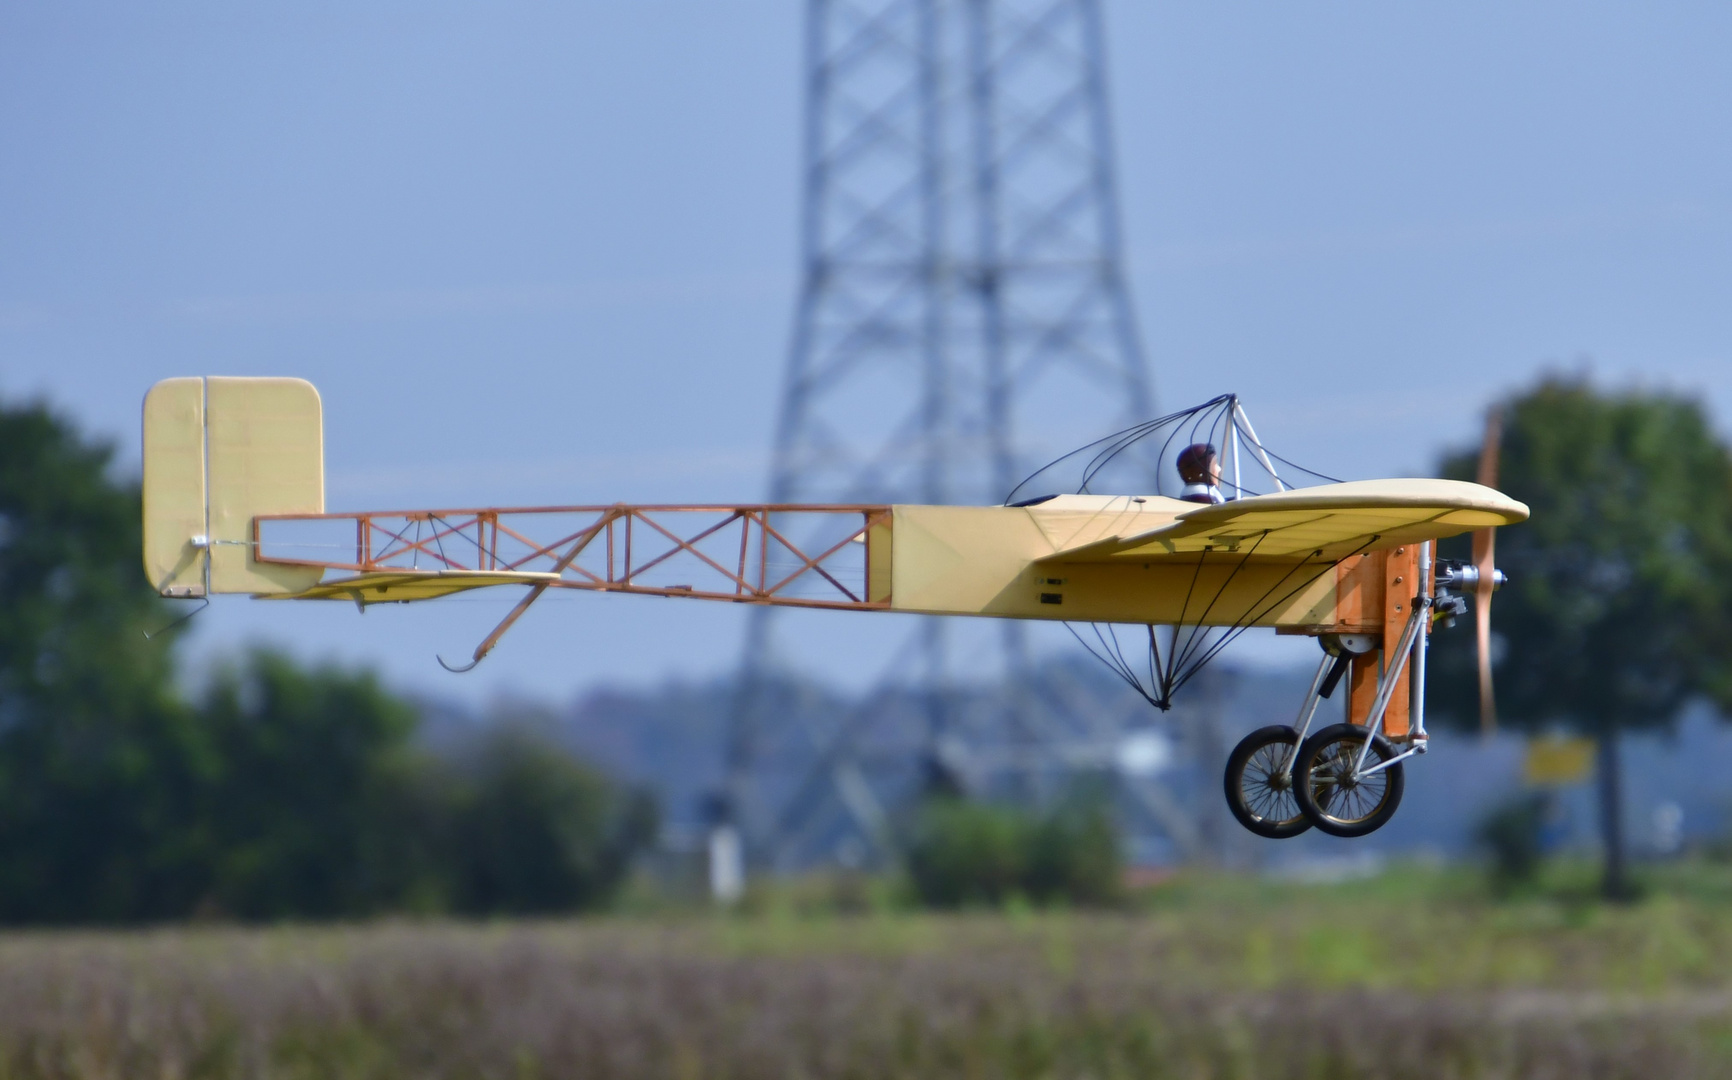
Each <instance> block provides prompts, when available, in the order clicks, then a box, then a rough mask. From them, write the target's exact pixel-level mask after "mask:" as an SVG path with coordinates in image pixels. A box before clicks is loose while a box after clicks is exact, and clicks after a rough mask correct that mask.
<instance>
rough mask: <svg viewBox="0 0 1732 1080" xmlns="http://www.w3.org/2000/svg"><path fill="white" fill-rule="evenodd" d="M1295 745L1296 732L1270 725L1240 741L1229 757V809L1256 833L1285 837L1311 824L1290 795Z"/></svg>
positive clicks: (1273, 837) (1291, 791) (1299, 831)
mask: <svg viewBox="0 0 1732 1080" xmlns="http://www.w3.org/2000/svg"><path fill="white" fill-rule="evenodd" d="M1298 744H1299V733H1298V732H1297V731H1294V730H1293V729H1292V728H1290V727H1288V726H1287V725H1285V724H1273V725H1271V726H1269V727H1266V728H1259V729H1257V730H1256V731H1253V732H1251V734H1249V735H1247V736H1245V737H1244V738H1243V739H1240V740H1239V745H1238V746H1235V747H1233V753H1232V754H1231V755H1230V756H1229V757H1228V758H1227V774H1226V776H1225V777H1224V778H1223V786H1224V787H1225V788H1226V791H1227V808H1228V809H1229V810H1231V811H1233V816H1234V817H1235V818H1237V819H1238V821H1239V824H1241V825H1243V826H1245V828H1247V829H1249V830H1251V831H1252V832H1254V833H1256V834H1257V835H1258V836H1266V837H1268V838H1269V839H1271V840H1285V839H1286V838H1287V837H1289V836H1298V835H1299V834H1300V833H1302V832H1304V831H1305V830H1306V829H1309V828H1310V827H1311V822H1310V821H1308V820H1306V818H1305V814H1304V812H1303V811H1301V810H1300V809H1299V803H1298V801H1297V800H1296V799H1295V798H1294V797H1293V761H1292V760H1291V759H1292V758H1293V757H1294V751H1295V750H1296V749H1297V747H1298Z"/></svg>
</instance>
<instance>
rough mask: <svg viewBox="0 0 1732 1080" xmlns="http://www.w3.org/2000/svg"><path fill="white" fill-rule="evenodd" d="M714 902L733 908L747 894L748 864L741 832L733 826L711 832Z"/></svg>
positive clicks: (712, 896)
mask: <svg viewBox="0 0 1732 1080" xmlns="http://www.w3.org/2000/svg"><path fill="white" fill-rule="evenodd" d="M709 855H710V899H712V900H714V901H715V902H716V903H718V904H722V905H732V904H735V903H738V902H739V899H740V897H742V896H744V895H745V893H746V860H745V852H744V850H743V848H742V845H741V844H740V831H739V830H738V829H736V828H734V827H733V826H732V825H727V824H722V825H717V826H716V827H715V828H713V829H711V830H710V851H709Z"/></svg>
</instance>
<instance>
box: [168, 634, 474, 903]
mask: <svg viewBox="0 0 1732 1080" xmlns="http://www.w3.org/2000/svg"><path fill="white" fill-rule="evenodd" d="M198 718H199V723H200V726H201V727H202V729H203V731H204V733H205V735H206V738H207V739H208V740H209V742H210V745H211V747H212V750H213V753H212V755H211V759H212V763H211V765H210V767H209V768H208V769H207V770H206V771H205V775H204V781H205V782H204V783H203V784H202V785H201V788H200V792H201V805H200V810H201V813H200V816H199V821H198V825H197V832H196V836H197V841H198V842H199V843H201V844H202V845H204V847H205V848H206V851H205V852H204V859H205V861H206V863H207V865H208V882H209V883H208V891H207V893H206V894H205V896H204V897H202V898H201V904H202V905H203V906H204V908H205V909H206V910H207V911H209V912H211V913H217V914H225V915H230V916H239V917H242V918H248V919H275V918H285V917H291V916H292V917H298V918H332V917H338V916H356V915H368V914H373V913H375V912H380V911H389V910H399V911H400V910H423V911H425V910H437V909H439V908H441V907H443V906H444V902H445V894H446V892H447V891H448V890H447V887H446V885H445V884H444V882H443V880H442V878H441V873H440V865H439V863H440V859H439V855H440V851H439V849H440V847H441V845H442V844H443V843H444V842H445V839H444V837H443V836H442V835H441V832H442V822H441V813H442V808H441V807H440V805H439V799H440V797H441V793H440V787H441V785H440V784H439V779H438V777H437V775H436V773H435V772H434V763H433V762H432V761H431V759H429V758H428V757H427V756H426V755H425V754H424V753H422V752H420V751H419V750H418V749H417V748H416V746H415V744H414V743H413V741H412V740H413V737H414V734H415V730H416V727H417V724H418V720H419V718H418V716H417V715H416V713H415V711H414V710H413V709H412V708H411V707H410V706H409V705H407V704H405V703H404V702H402V701H400V700H398V699H396V698H394V697H392V696H391V695H389V694H387V693H386V692H385V691H384V689H383V688H381V687H380V686H379V683H378V680H377V679H376V678H375V677H374V676H373V675H371V674H370V673H366V672H348V671H343V670H341V669H339V668H335V667H319V668H313V669H311V670H308V669H304V668H302V667H300V666H298V665H296V664H294V663H293V662H291V661H290V660H288V659H287V658H285V657H283V656H280V655H276V654H273V653H270V652H266V651H255V652H253V653H252V654H250V655H249V656H248V657H247V659H246V661H245V662H244V663H243V664H240V665H234V666H230V667H228V668H226V669H224V670H222V671H221V672H219V673H218V674H217V676H216V677H215V678H213V679H212V681H211V685H210V687H209V688H208V690H207V691H206V693H205V695H204V698H203V701H202V702H201V703H200V706H199V709H198Z"/></svg>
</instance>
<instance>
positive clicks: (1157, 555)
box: [1039, 480, 1528, 563]
mask: <svg viewBox="0 0 1732 1080" xmlns="http://www.w3.org/2000/svg"><path fill="white" fill-rule="evenodd" d="M1527 516H1528V508H1527V507H1526V506H1525V505H1523V504H1522V503H1519V502H1517V501H1515V500H1514V499H1511V498H1509V497H1508V496H1507V495H1504V494H1503V493H1502V492H1499V491H1494V490H1492V489H1491V488H1488V487H1482V486H1481V485H1479V484H1469V483H1463V482H1461V481H1457V480H1360V481H1354V482H1352V483H1346V484H1328V485H1324V486H1322V487H1313V488H1300V489H1298V490H1295V491H1284V492H1280V493H1277V494H1274V495H1257V496H1253V497H1251V498H1247V499H1240V500H1238V501H1235V502H1230V503H1223V504H1221V505H1219V506H1203V507H1199V508H1198V509H1196V510H1192V511H1190V512H1188V513H1185V514H1182V515H1180V516H1179V518H1178V519H1177V520H1175V521H1173V522H1171V523H1169V524H1166V525H1162V526H1159V527H1157V528H1154V529H1150V530H1147V531H1146V532H1140V533H1136V534H1134V535H1129V536H1114V537H1108V538H1106V539H1103V540H1097V541H1095V542H1093V543H1090V544H1084V545H1081V546H1079V547H1075V548H1070V549H1067V550H1063V551H1059V552H1056V553H1054V554H1052V555H1049V556H1047V557H1045V558H1043V559H1041V560H1039V561H1040V562H1041V563H1077V562H1118V561H1120V560H1127V561H1128V560H1139V559H1140V560H1152V559H1161V558H1167V557H1172V556H1180V555H1194V554H1196V553H1198V552H1206V551H1217V552H1234V553H1236V554H1239V555H1242V556H1243V555H1251V556H1252V557H1255V558H1278V559H1295V558H1299V559H1303V558H1312V557H1320V558H1324V559H1340V558H1344V557H1346V556H1347V555H1350V554H1352V553H1354V552H1356V551H1376V550H1380V549H1383V548H1389V547H1395V546H1397V545H1400V544H1409V543H1416V542H1418V541H1421V540H1436V539H1441V538H1443V537H1446V536H1455V535H1457V534H1458V533H1464V532H1468V531H1470V530H1473V529H1482V528H1486V527H1487V526H1493V525H1513V524H1515V523H1517V522H1520V521H1526V520H1527Z"/></svg>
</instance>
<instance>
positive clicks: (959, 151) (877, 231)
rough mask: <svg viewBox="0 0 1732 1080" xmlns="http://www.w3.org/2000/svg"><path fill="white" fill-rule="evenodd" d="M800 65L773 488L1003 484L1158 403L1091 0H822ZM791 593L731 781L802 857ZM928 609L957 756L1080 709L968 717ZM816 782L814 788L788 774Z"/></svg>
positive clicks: (818, 494) (845, 780)
mask: <svg viewBox="0 0 1732 1080" xmlns="http://www.w3.org/2000/svg"><path fill="white" fill-rule="evenodd" d="M805 89H806V114H805V134H804V141H805V149H804V208H803V214H802V227H801V236H802V283H801V287H800V293H799V300H798V309H797V312H796V315H795V320H794V332H793V342H792V347H791V350H790V354H789V358H788V368H787V378H786V384H785V390H784V397H783V401H782V410H781V416H780V422H779V426H778V430H777V437H776V447H775V457H774V464H773V474H772V478H771V484H770V498H771V501H772V502H812V501H841V502H852V501H885V502H889V501H903V502H909V501H918V502H936V503H943V502H997V501H999V500H1001V499H1003V498H1004V496H1005V494H1006V493H1007V492H1008V491H1009V490H1010V489H1011V487H1012V486H1013V485H1014V484H1015V483H1016V481H1017V480H1019V479H1021V477H1022V476H1023V475H1024V474H1026V473H1027V472H1028V471H1029V470H1030V469H1032V468H1034V467H1036V466H1038V465H1039V464H1041V463H1042V462H1043V461H1044V460H1046V458H1047V457H1050V456H1051V453H1050V451H1052V450H1054V449H1059V450H1063V449H1068V448H1069V447H1070V446H1071V445H1076V444H1077V443H1080V442H1084V441H1087V440H1088V439H1090V438H1093V437H1095V436H1097V435H1100V434H1103V433H1105V432H1106V431H1109V430H1112V429H1113V428H1114V427H1115V426H1123V425H1122V424H1120V423H1119V422H1120V421H1135V420H1141V419H1146V418H1148V417H1149V416H1151V415H1152V412H1153V409H1152V406H1153V402H1152V395H1151V391H1150V387H1149V379H1148V376H1147V372H1146V367H1145V364H1144V361H1143V356H1142V351H1141V347H1140V345H1139V342H1138V336H1137V330H1136V326H1135V320H1134V319H1133V317H1132V312H1131V305H1130V301H1129V298H1128V296H1127V294H1126V288H1125V279H1124V271H1123V266H1122V261H1121V257H1120V240H1119V221H1118V210H1117V198H1116V193H1115V190H1114V180H1113V162H1112V139H1111V134H1110V124H1109V120H1108V112H1107V96H1106V91H1105V86H1104V73H1103V49H1102V27H1101V17H1100V5H1099V3H1098V2H1097V0H809V3H808V5H807V11H806V66H805ZM1067 437H1068V438H1069V440H1070V441H1069V442H1068V443H1067V442H1065V441H1064V440H1065V439H1066V438H1067ZM785 618H786V616H785V615H782V614H779V613H777V612H775V611H773V610H771V609H768V608H765V609H758V610H756V611H755V612H754V613H753V619H752V622H751V624H750V631H749V634H748V642H747V650H746V661H745V672H744V677H743V679H742V685H743V687H744V690H743V691H742V695H741V699H740V702H739V704H738V706H737V708H736V715H735V717H734V730H733V733H732V736H731V739H732V745H731V747H730V755H731V757H730V762H729V771H730V776H729V796H728V799H727V800H726V803H725V805H727V806H728V807H730V808H731V810H732V813H733V815H734V818H735V820H736V821H738V822H739V823H740V825H741V826H742V828H743V829H744V832H745V835H746V837H747V839H748V849H749V850H751V851H752V852H753V854H754V857H755V858H756V860H757V861H759V862H764V861H775V860H776V859H778V858H780V857H782V856H779V855H778V846H779V845H783V841H782V840H778V839H777V835H776V834H777V833H778V831H779V830H783V831H785V829H786V827H787V825H788V819H789V816H790V815H789V814H788V813H787V811H786V809H785V808H782V809H781V810H780V811H778V809H777V808H776V807H774V806H766V805H764V804H765V802H766V796H765V787H764V785H763V784H762V783H761V779H762V778H761V776H760V775H759V773H760V772H761V768H760V766H761V764H762V762H763V761H764V760H765V759H766V758H769V757H773V756H774V753H773V750H774V745H775V744H776V742H777V741H778V740H780V739H783V738H786V737H788V734H787V733H786V732H784V731H779V730H778V729H777V721H776V720H775V718H774V717H773V716H772V715H771V714H772V713H773V712H774V710H773V709H771V708H770V707H769V706H768V704H767V703H766V701H765V700H764V696H765V695H764V686H765V679H766V673H767V672H768V670H769V668H770V666H771V665H773V664H774V663H775V657H776V655H777V638H778V634H779V633H781V632H782V631H781V630H779V624H782V623H783V622H784V620H785ZM1013 625H1014V624H1013ZM913 632H914V633H915V634H916V635H917V639H916V641H915V642H914V643H913V644H912V647H911V649H910V651H911V652H913V653H915V654H917V656H918V660H917V662H916V664H915V665H914V669H915V670H916V671H917V674H918V685H917V686H916V687H915V690H916V691H917V692H918V694H919V695H920V696H921V697H922V699H923V700H924V701H925V703H926V709H927V712H928V717H927V724H928V726H929V730H930V743H931V745H932V746H933V747H934V748H937V749H935V750H934V753H935V754H940V750H942V754H940V756H943V755H948V756H949V758H950V759H951V760H952V763H953V764H956V763H957V762H956V760H955V759H957V758H958V756H959V755H966V754H968V753H972V752H973V751H975V750H977V749H980V748H982V747H983V746H984V745H985V744H987V743H991V742H993V741H994V740H1001V741H1006V742H1009V743H1015V744H1017V745H1020V746H1022V747H1024V748H1025V749H1028V748H1031V747H1032V748H1033V749H1034V750H1036V751H1038V750H1039V749H1040V745H1041V744H1042V743H1043V741H1050V740H1053V739H1059V738H1064V737H1066V735H1065V733H1066V732H1068V731H1072V730H1074V725H1070V724H1067V723H1066V722H1065V721H1064V720H1063V718H1055V717H1052V716H1031V715H1026V710H1018V709H1012V710H1010V711H1011V712H1013V713H1014V712H1019V711H1022V712H1024V715H1010V716H1005V717H1001V718H999V719H998V720H990V719H989V720H986V721H981V720H979V718H975V720H973V721H971V722H970V726H969V727H968V728H967V730H961V728H959V726H958V725H959V723H960V722H959V721H958V720H957V719H956V718H954V717H949V716H947V715H946V704H945V703H946V700H947V695H946V691H945V687H946V686H947V685H948V681H949V678H950V675H949V673H950V671H951V669H952V666H953V661H954V658H953V656H952V655H951V653H952V652H953V651H954V646H955V641H954V640H953V639H954V638H955V636H956V635H955V634H954V633H953V632H952V631H951V629H950V628H947V627H946V626H945V625H944V624H943V622H942V621H941V620H937V619H926V620H924V621H923V622H922V623H921V624H920V625H919V628H918V629H917V630H914V631H913ZM975 636H976V637H979V635H975ZM982 648H984V649H988V650H991V651H993V652H996V653H999V654H1001V661H1000V664H999V666H1000V668H1001V669H1002V670H1003V671H1004V672H1005V673H1006V674H1007V676H1008V677H1013V678H1014V677H1015V675H1016V674H1017V673H1019V672H1020V671H1021V670H1022V668H1023V663H1022V657H1021V652H1022V644H1021V638H1020V636H1019V634H1018V633H1016V632H1015V631H1014V630H1013V631H1011V632H1009V633H1005V632H1003V631H1002V630H998V629H994V630H993V632H992V635H991V638H990V640H988V639H985V638H981V640H979V641H976V642H974V643H973V644H972V645H971V646H970V650H971V652H979V651H980V650H981V649H982ZM970 659H971V660H973V659H977V657H970ZM1030 707H1031V708H1033V707H1034V706H1030ZM1040 708H1044V706H1042V707H1040ZM995 726H996V727H997V728H999V729H1000V730H994V728H995ZM845 728H846V725H843V726H842V727H840V728H838V729H836V730H831V731H827V732H824V733H822V735H821V738H822V740H824V741H826V744H827V745H831V746H833V747H834V746H838V745H842V746H844V749H843V750H835V751H832V752H831V753H829V754H828V756H827V757H826V758H825V759H824V760H823V761H821V762H820V767H821V769H823V770H827V772H826V777H825V786H826V787H827V789H828V791H829V793H830V796H832V797H834V798H836V799H837V800H838V801H839V802H840V803H841V804H843V805H844V806H846V808H847V809H848V811H849V812H850V813H851V814H852V815H853V816H854V818H856V819H857V821H858V823H859V824H860V825H861V826H862V827H863V828H864V829H865V830H866V831H868V832H870V831H871V828H872V821H873V819H874V815H877V814H880V813H881V812H882V805H883V804H884V802H885V800H884V799H883V798H882V797H881V796H879V795H877V794H875V784H874V781H873V778H872V777H871V776H870V775H869V774H868V771H866V770H863V769H861V768H859V767H857V763H855V762H853V761H852V760H851V759H850V757H849V755H848V753H847V752H846V750H845V744H846V742H847V740H848V734H847V731H846V730H845ZM808 734H809V733H808ZM964 767H965V765H964ZM801 790H803V791H804V792H805V797H808V798H810V797H811V796H812V794H813V788H812V785H811V784H809V783H808V784H806V785H805V786H804V788H802V789H799V790H793V791H789V792H786V793H784V795H785V798H796V799H797V798H800V797H802V795H801ZM769 801H772V802H773V801H775V800H773V799H772V800H769ZM795 816H798V815H795ZM778 822H780V823H781V824H778Z"/></svg>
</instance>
